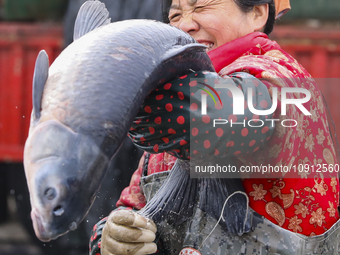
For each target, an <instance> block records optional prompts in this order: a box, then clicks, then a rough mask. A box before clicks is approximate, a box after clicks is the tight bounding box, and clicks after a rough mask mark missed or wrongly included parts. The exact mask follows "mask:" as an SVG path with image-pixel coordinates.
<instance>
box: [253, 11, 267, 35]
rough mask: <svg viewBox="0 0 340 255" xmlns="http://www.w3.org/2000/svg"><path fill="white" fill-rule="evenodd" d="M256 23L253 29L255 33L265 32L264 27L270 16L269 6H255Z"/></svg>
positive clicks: (254, 22)
mask: <svg viewBox="0 0 340 255" xmlns="http://www.w3.org/2000/svg"><path fill="white" fill-rule="evenodd" d="M253 11H254V21H253V26H254V27H253V28H254V31H263V29H264V26H265V25H266V23H267V20H268V15H269V5H268V4H261V5H255V6H254V10H253Z"/></svg>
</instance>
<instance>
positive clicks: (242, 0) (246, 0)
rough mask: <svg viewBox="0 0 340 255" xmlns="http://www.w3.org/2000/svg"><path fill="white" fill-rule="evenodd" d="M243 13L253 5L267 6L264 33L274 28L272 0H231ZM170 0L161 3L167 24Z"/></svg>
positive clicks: (273, 5)
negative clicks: (267, 12)
mask: <svg viewBox="0 0 340 255" xmlns="http://www.w3.org/2000/svg"><path fill="white" fill-rule="evenodd" d="M233 1H234V2H235V3H236V4H237V5H238V6H239V8H240V9H241V11H243V12H250V11H251V10H252V9H253V8H254V6H255V5H261V4H268V5H269V15H268V20H267V23H266V25H265V26H264V31H263V32H264V33H266V34H267V35H269V34H270V33H271V32H272V31H273V28H274V23H275V4H274V0H233ZM171 2H172V0H163V1H162V12H163V22H165V23H169V18H168V15H169V9H170V6H171Z"/></svg>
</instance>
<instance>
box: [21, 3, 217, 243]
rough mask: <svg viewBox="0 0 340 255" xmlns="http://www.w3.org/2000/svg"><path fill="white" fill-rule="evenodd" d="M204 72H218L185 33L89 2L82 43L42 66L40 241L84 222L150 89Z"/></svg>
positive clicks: (37, 120)
mask: <svg viewBox="0 0 340 255" xmlns="http://www.w3.org/2000/svg"><path fill="white" fill-rule="evenodd" d="M199 70H208V71H213V70H214V68H213V66H212V64H211V61H210V59H209V57H208V56H207V54H206V52H205V46H203V45H201V44H198V43H197V42H196V41H195V40H194V39H193V38H192V37H191V36H189V35H188V34H186V33H184V32H183V31H181V30H179V29H177V28H175V27H172V26H170V25H166V24H163V23H161V22H156V21H151V20H130V21H122V22H116V23H110V21H109V19H108V12H107V11H106V9H105V6H103V4H102V3H100V2H99V1H88V2H86V3H85V4H84V5H83V7H82V8H81V10H80V12H79V14H78V17H77V21H76V25H75V41H74V42H73V43H72V44H71V45H69V46H68V47H67V48H66V49H65V50H64V51H63V52H62V53H61V54H60V55H59V56H58V58H57V59H56V60H55V61H54V63H53V64H52V65H51V66H50V67H49V63H48V57H47V55H46V53H45V52H44V51H41V52H40V53H39V55H38V57H37V61H36V66H35V72H34V78H33V111H32V116H31V124H30V130H29V136H28V138H27V141H26V144H25V151H24V166H25V173H26V178H27V182H28V187H29V191H30V199H31V205H32V212H31V217H32V220H33V226H34V229H35V233H36V235H37V237H38V238H39V239H40V240H42V241H49V240H51V239H55V238H57V237H58V236H60V235H62V234H64V233H66V232H68V231H69V230H73V229H75V228H76V227H77V225H78V224H79V223H80V222H81V221H82V219H83V218H84V217H85V215H86V214H87V212H88V210H89V209H90V207H91V205H92V203H93V201H94V199H95V195H96V192H97V191H98V189H99V187H100V185H101V182H102V180H103V178H104V176H105V173H106V170H107V167H108V164H109V161H110V160H111V158H112V157H113V156H114V155H115V153H116V152H117V150H118V149H119V147H120V145H121V144H122V142H123V140H124V138H125V137H126V134H127V132H128V130H129V128H130V127H131V124H132V122H133V119H134V117H135V116H136V115H137V112H138V109H139V107H140V106H141V104H142V102H143V100H144V99H145V97H146V96H147V95H148V94H149V92H150V91H152V90H153V89H155V88H156V87H157V86H159V85H160V84H162V83H164V82H166V81H169V80H171V79H174V78H176V77H178V76H181V75H184V74H187V73H189V72H192V71H199Z"/></svg>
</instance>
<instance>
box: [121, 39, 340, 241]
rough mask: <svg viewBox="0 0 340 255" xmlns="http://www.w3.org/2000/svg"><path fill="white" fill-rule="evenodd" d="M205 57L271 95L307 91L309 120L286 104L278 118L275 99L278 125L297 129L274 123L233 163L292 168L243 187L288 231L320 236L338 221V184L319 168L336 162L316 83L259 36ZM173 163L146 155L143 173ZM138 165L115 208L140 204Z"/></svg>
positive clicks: (218, 68)
mask: <svg viewBox="0 0 340 255" xmlns="http://www.w3.org/2000/svg"><path fill="white" fill-rule="evenodd" d="M209 56H210V58H211V60H212V62H213V64H214V66H215V69H216V72H218V73H219V75H220V76H222V77H223V76H226V75H230V74H232V73H235V72H247V73H249V74H251V75H253V76H255V77H256V78H258V79H260V80H261V81H262V82H263V83H264V84H265V85H266V86H267V87H268V90H269V92H270V93H271V91H272V89H273V88H274V87H278V88H282V87H296V88H301V87H302V88H305V89H307V90H308V91H310V92H311V99H310V101H309V103H308V104H304V106H305V108H306V109H307V110H308V111H309V112H310V113H311V115H310V116H306V115H304V114H303V113H302V112H301V111H300V110H298V109H297V108H296V107H293V106H289V105H288V106H287V115H286V116H283V115H281V104H280V96H279V97H278V100H279V102H278V108H277V109H276V111H275V113H274V115H275V116H276V118H277V119H280V121H284V120H285V119H294V120H296V121H297V126H296V127H291V128H285V127H283V126H282V125H277V126H276V128H275V131H274V134H273V135H272V137H271V138H270V139H269V140H268V141H267V144H266V146H265V147H264V148H255V149H254V152H253V153H252V154H251V155H250V156H239V157H238V161H239V166H242V165H244V166H252V165H262V166H263V165H270V166H288V167H289V168H290V169H293V170H295V169H296V170H295V172H296V173H297V174H296V175H295V178H291V176H288V177H289V178H287V176H285V174H284V173H282V176H281V177H280V178H275V179H273V178H261V179H259V178H257V179H254V178H249V177H251V176H246V177H245V179H243V186H244V189H245V191H246V193H247V194H248V196H249V203H250V207H251V208H253V209H254V210H255V211H256V212H258V213H259V214H261V215H263V216H265V217H266V218H267V219H269V220H271V221H272V222H273V223H275V224H277V225H279V226H281V227H283V228H285V229H288V230H290V231H293V232H297V233H301V234H304V235H308V236H311V235H318V234H322V233H324V232H325V231H326V230H327V229H329V228H330V227H331V226H332V225H333V224H334V223H335V222H336V221H337V220H338V219H339V215H338V210H337V207H338V206H339V180H338V178H337V177H334V176H332V177H329V176H327V174H326V173H324V172H322V168H323V167H326V168H327V170H332V168H334V169H336V168H337V167H338V166H339V165H338V164H339V162H338V159H337V157H336V152H335V149H334V145H333V142H332V138H331V135H330V132H329V126H328V121H327V116H326V107H325V105H324V103H323V100H322V95H321V92H320V91H319V89H318V87H317V85H316V84H315V81H314V80H313V79H312V78H311V76H310V75H309V74H308V73H307V71H306V70H305V69H304V68H303V67H302V66H301V65H300V64H299V63H298V62H297V61H296V60H295V59H294V58H293V57H291V56H290V55H289V54H287V53H286V52H284V51H283V50H282V49H281V48H280V46H279V45H278V44H277V43H276V42H274V41H271V40H269V39H268V37H267V36H266V35H265V34H263V33H260V32H256V33H252V34H249V35H247V36H245V37H242V38H238V39H236V40H234V41H232V42H230V43H227V44H225V45H223V46H221V47H219V48H217V49H215V50H213V51H211V52H209ZM279 95H280V93H279ZM299 96H301V95H295V97H299ZM301 97H302V96H301ZM175 160H176V158H175V157H173V156H170V155H169V154H166V153H160V154H153V155H151V156H150V161H149V166H148V174H151V173H155V172H161V171H166V170H170V169H171V168H172V166H173V164H174V162H175ZM143 162H144V157H143V158H142V159H141V161H140V165H139V168H138V169H137V170H136V172H135V173H134V175H133V177H132V179H131V183H130V186H129V187H127V188H126V189H124V191H123V192H122V194H121V197H120V200H119V201H118V203H117V206H129V207H133V208H136V209H140V208H142V207H143V206H144V205H145V198H144V196H143V194H142V192H141V188H140V186H139V184H140V181H139V179H140V177H141V174H142V168H143V167H142V166H143ZM307 167H309V171H307ZM299 168H301V169H302V170H304V171H299ZM320 170H321V171H320Z"/></svg>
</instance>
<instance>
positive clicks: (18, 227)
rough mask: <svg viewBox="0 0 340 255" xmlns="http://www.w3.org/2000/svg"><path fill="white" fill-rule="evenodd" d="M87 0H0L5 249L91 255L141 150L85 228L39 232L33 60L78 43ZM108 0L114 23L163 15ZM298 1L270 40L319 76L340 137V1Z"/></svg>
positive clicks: (146, 1) (0, 223) (152, 5)
mask: <svg viewBox="0 0 340 255" xmlns="http://www.w3.org/2000/svg"><path fill="white" fill-rule="evenodd" d="M83 2H84V0H0V255H9V254H10V255H33V254H34V255H54V254H63V255H85V254H88V240H89V235H90V230H91V228H92V227H93V225H94V224H95V223H96V222H97V221H98V220H100V219H101V218H102V217H104V216H106V215H108V214H109V213H110V211H111V210H112V209H114V208H115V203H116V201H117V199H118V196H119V194H120V191H121V190H122V189H123V188H124V187H126V186H127V185H128V183H129V180H130V176H131V174H132V172H133V171H134V170H135V169H136V167H137V164H138V160H139V158H140V156H141V152H140V151H137V150H136V149H135V148H134V147H133V145H132V144H131V142H129V141H128V140H126V142H125V144H124V146H123V148H122V149H121V151H120V152H119V154H118V155H117V157H115V159H114V161H113V162H112V164H111V166H110V171H109V173H108V176H107V178H105V182H104V183H103V185H102V187H101V190H100V192H99V194H98V196H97V199H96V202H95V204H94V206H93V207H92V209H91V211H90V213H89V215H88V216H87V218H86V219H85V220H84V221H83V223H82V224H81V225H80V226H79V229H78V230H77V231H74V232H71V233H69V234H67V235H65V236H63V237H61V238H59V239H57V240H56V241H52V242H49V243H42V242H40V241H39V240H38V239H37V238H36V237H35V235H34V232H33V228H32V222H31V219H30V216H29V214H30V210H31V208H30V204H29V195H28V191H27V185H26V180H25V175H24V170H23V165H22V159H23V146H24V142H25V140H26V137H27V134H28V127H29V119H30V113H31V109H32V104H31V97H32V92H31V86H32V84H31V83H32V77H33V70H34V63H35V59H36V56H37V54H38V52H39V51H40V50H41V49H45V50H46V52H47V53H48V55H49V58H50V63H51V62H52V61H53V60H54V59H55V58H56V57H57V56H58V54H59V53H60V52H61V51H62V49H63V48H64V47H66V46H67V45H68V44H69V43H71V42H72V36H73V25H74V20H75V17H76V14H77V12H78V9H79V7H80V6H81V4H82V3H83ZM103 2H105V4H106V6H107V8H108V9H109V11H110V16H111V19H112V21H117V20H124V19H131V18H148V19H157V20H160V19H161V11H160V1H159V0H106V1H103ZM291 5H292V10H291V11H290V12H288V14H286V15H285V16H284V17H283V18H281V19H280V20H279V21H278V22H277V24H276V27H275V29H274V32H273V33H272V34H271V38H272V39H274V40H276V41H278V42H279V44H280V45H281V46H282V48H283V49H284V50H286V51H287V52H288V53H290V54H291V55H293V56H294V57H295V58H296V59H297V60H298V61H299V62H300V63H301V64H302V65H303V66H304V67H305V68H306V69H307V71H309V72H310V74H311V75H312V76H313V77H314V78H318V80H317V81H318V84H319V87H320V89H321V90H322V92H323V94H324V97H325V99H326V102H327V103H328V107H329V109H330V112H331V114H332V117H333V120H334V121H333V122H334V124H335V126H337V127H339V128H338V130H337V137H340V113H339V111H338V108H339V99H338V95H340V85H339V82H338V79H336V78H340V1H339V0H294V1H291ZM319 78H320V79H319ZM321 78H322V79H321Z"/></svg>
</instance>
